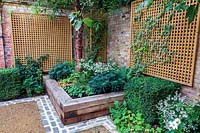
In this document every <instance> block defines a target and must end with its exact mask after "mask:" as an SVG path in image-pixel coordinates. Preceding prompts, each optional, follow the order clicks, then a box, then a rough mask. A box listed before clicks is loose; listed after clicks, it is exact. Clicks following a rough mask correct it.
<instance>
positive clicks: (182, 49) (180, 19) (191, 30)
mask: <svg viewBox="0 0 200 133" xmlns="http://www.w3.org/2000/svg"><path fill="white" fill-rule="evenodd" d="M141 2H142V1H141V0H139V1H138V0H137V1H134V2H132V5H131V12H132V13H131V42H133V37H134V34H135V32H136V31H137V30H138V29H140V27H139V26H138V25H137V24H136V23H137V22H134V17H135V16H136V15H137V13H136V12H135V10H136V8H137V7H138V5H139V4H140V3H141ZM160 2H161V1H160V0H158V1H156V2H154V5H153V6H152V7H151V8H150V10H149V11H147V12H144V15H143V16H142V18H141V20H143V21H144V20H146V19H147V17H148V16H152V17H155V16H157V15H158V14H159V13H160V12H161V10H162V7H161V8H158V4H159V3H160ZM187 4H189V5H196V4H197V3H196V2H195V1H194V0H190V1H189V0H188V1H187ZM144 10H145V9H144ZM185 15H186V12H179V13H175V16H174V17H173V18H172V24H173V25H174V27H173V30H172V32H171V35H170V36H169V41H168V48H169V50H170V51H173V52H174V55H173V56H172V60H171V62H168V63H165V64H155V65H151V66H149V67H148V68H147V70H146V72H145V74H147V75H151V76H155V77H160V78H163V79H167V80H171V81H174V82H177V83H181V84H184V85H188V86H192V85H193V76H194V68H195V61H196V51H197V46H198V33H199V23H200V10H199V11H198V15H197V16H196V18H195V20H194V22H192V24H190V25H189V24H188V20H187V19H186V17H185ZM168 16H169V13H168V14H167V13H165V15H164V17H163V18H162V22H161V25H162V24H166V23H168V22H167V20H168ZM153 35H154V36H153V37H154V38H158V32H156V31H155V32H154V33H153ZM130 55H131V58H130V59H132V58H133V57H134V56H133V53H131V54H130ZM146 58H147V60H148V59H150V58H151V57H146ZM130 62H132V61H130ZM130 64H131V63H130Z"/></svg>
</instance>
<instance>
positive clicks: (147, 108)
mask: <svg viewBox="0 0 200 133" xmlns="http://www.w3.org/2000/svg"><path fill="white" fill-rule="evenodd" d="M179 88H180V86H179V85H178V84H176V83H173V82H171V81H167V80H162V79H159V78H153V77H138V78H132V79H131V80H130V81H129V82H128V83H127V84H126V86H125V100H126V101H127V104H128V107H129V108H130V109H131V110H132V111H133V112H134V113H135V112H137V111H139V112H141V113H142V114H143V115H144V118H145V121H146V122H150V123H152V122H154V121H155V120H156V119H157V118H158V117H157V114H156V112H157V109H156V104H157V103H158V102H159V101H160V100H162V99H165V98H166V97H167V96H168V95H171V94H174V93H175V92H176V91H177V90H179Z"/></svg>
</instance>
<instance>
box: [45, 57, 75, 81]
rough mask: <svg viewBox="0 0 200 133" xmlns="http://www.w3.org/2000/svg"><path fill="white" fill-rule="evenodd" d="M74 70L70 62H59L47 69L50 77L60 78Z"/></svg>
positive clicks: (65, 76)
mask: <svg viewBox="0 0 200 133" xmlns="http://www.w3.org/2000/svg"><path fill="white" fill-rule="evenodd" d="M73 71H74V64H73V63H70V62H67V61H66V62H64V63H59V64H57V65H55V66H54V67H53V68H52V69H51V70H50V71H49V77H50V78H51V79H55V80H60V79H64V78H67V77H68V76H69V75H70V74H71V73H72V72H73Z"/></svg>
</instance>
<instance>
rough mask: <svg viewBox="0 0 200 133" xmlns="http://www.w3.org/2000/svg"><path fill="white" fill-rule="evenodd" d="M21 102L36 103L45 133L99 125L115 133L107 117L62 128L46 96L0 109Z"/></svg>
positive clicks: (2, 104) (66, 131) (7, 103)
mask: <svg viewBox="0 0 200 133" xmlns="http://www.w3.org/2000/svg"><path fill="white" fill-rule="evenodd" d="M23 102H37V105H38V108H39V112H40V115H41V119H42V123H43V125H44V128H45V130H46V133H76V132H79V131H83V130H86V129H89V128H93V127H96V126H100V125H102V126H104V127H105V128H106V129H107V130H108V131H110V132H111V133H117V131H115V126H114V124H113V123H112V121H111V119H110V118H109V116H104V117H99V118H96V119H92V120H89V121H84V122H80V123H76V124H72V125H67V126H64V125H63V124H62V123H61V121H60V119H59V117H58V115H57V113H56V111H55V109H54V107H53V105H52V103H51V101H50V100H49V98H48V96H46V95H45V96H39V97H34V98H24V99H19V100H12V101H6V102H0V107H3V106H8V105H11V104H17V103H23Z"/></svg>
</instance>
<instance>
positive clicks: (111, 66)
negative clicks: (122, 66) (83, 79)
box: [80, 59, 117, 75]
mask: <svg viewBox="0 0 200 133" xmlns="http://www.w3.org/2000/svg"><path fill="white" fill-rule="evenodd" d="M80 67H81V69H83V71H86V72H90V73H91V74H93V75H98V74H103V73H109V72H111V71H114V70H116V68H117V65H116V64H115V63H102V62H93V61H92V60H85V59H82V60H81V63H80Z"/></svg>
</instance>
